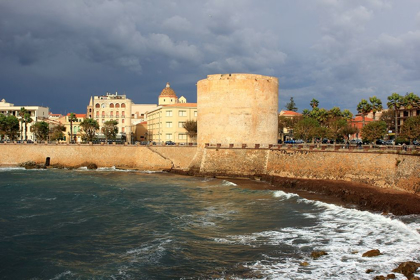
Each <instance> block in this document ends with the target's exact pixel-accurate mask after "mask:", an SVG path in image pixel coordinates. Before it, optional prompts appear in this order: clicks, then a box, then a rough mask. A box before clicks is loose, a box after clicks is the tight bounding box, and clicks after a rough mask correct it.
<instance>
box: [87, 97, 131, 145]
mask: <svg viewBox="0 0 420 280" xmlns="http://www.w3.org/2000/svg"><path fill="white" fill-rule="evenodd" d="M132 104H133V102H132V101H131V100H130V99H128V98H127V96H126V95H125V94H122V95H121V94H118V93H117V92H116V93H115V94H113V93H109V92H107V93H106V94H105V95H100V96H93V97H91V98H90V102H89V105H88V106H87V113H86V116H87V117H88V118H92V119H95V120H96V121H97V122H98V124H99V131H98V138H100V139H101V138H103V139H105V136H104V135H103V134H102V132H101V130H102V127H103V126H104V124H105V122H107V121H111V120H116V121H118V125H117V126H118V135H117V138H119V139H127V141H128V142H130V139H131V137H127V135H131V106H132Z"/></svg>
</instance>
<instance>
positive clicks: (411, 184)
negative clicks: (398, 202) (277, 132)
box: [200, 147, 420, 191]
mask: <svg viewBox="0 0 420 280" xmlns="http://www.w3.org/2000/svg"><path fill="white" fill-rule="evenodd" d="M200 173H201V174H219V175H235V176H259V175H263V174H265V175H273V176H280V177H289V178H300V179H326V180H344V181H354V182H360V183H366V184H369V185H372V186H377V187H381V188H396V189H402V190H408V191H415V190H418V191H420V156H419V155H415V154H398V153H380V152H338V151H309V150H296V149H229V148H214V147H211V148H207V149H205V152H204V156H203V159H202V162H201V166H200Z"/></svg>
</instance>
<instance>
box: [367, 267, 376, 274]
mask: <svg viewBox="0 0 420 280" xmlns="http://www.w3.org/2000/svg"><path fill="white" fill-rule="evenodd" d="M374 271H375V270H373V269H370V268H369V269H366V271H365V272H366V273H367V274H369V273H372V272H374Z"/></svg>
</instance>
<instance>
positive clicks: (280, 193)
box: [273, 191, 300, 199]
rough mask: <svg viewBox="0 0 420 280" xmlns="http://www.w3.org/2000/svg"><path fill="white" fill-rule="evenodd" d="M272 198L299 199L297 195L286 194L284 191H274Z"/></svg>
mask: <svg viewBox="0 0 420 280" xmlns="http://www.w3.org/2000/svg"><path fill="white" fill-rule="evenodd" d="M273 196H274V197H279V198H283V199H291V198H293V197H294V198H298V197H300V196H299V195H297V194H294V193H286V192H284V191H275V192H274V193H273Z"/></svg>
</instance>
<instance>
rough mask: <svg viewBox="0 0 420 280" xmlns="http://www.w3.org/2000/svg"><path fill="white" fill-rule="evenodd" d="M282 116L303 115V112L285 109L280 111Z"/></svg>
mask: <svg viewBox="0 0 420 280" xmlns="http://www.w3.org/2000/svg"><path fill="white" fill-rule="evenodd" d="M280 116H286V117H287V116H289V117H291V116H302V114H301V113H298V112H294V111H285V110H282V111H280Z"/></svg>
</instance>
